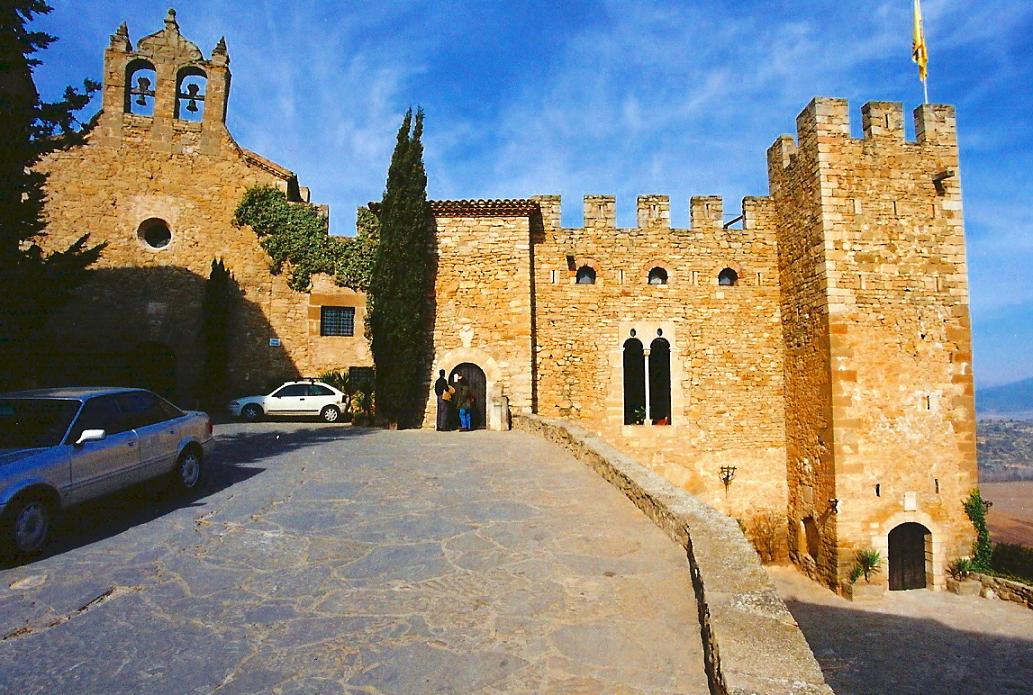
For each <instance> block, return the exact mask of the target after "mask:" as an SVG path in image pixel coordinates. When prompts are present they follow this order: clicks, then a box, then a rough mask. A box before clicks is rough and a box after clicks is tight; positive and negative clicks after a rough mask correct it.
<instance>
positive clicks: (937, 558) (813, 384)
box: [768, 99, 977, 589]
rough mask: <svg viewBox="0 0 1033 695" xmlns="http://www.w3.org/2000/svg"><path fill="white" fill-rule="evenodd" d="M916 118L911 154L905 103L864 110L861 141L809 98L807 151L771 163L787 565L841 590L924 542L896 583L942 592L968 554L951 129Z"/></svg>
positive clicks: (940, 109) (931, 114) (970, 428)
mask: <svg viewBox="0 0 1033 695" xmlns="http://www.w3.org/2000/svg"><path fill="white" fill-rule="evenodd" d="M914 118H915V128H916V134H917V138H916V142H907V141H906V139H905V135H904V121H903V108H902V105H901V104H899V103H885V102H877V103H876V102H873V103H868V104H866V105H865V106H864V108H863V109H862V127H863V131H864V137H863V138H861V139H855V138H852V137H851V135H850V120H849V113H848V106H847V103H846V102H845V101H843V100H839V99H815V100H814V101H812V102H811V103H810V104H809V105H808V106H807V108H806V109H804V111H803V112H802V113H801V114H800V115H799V117H798V118H797V129H798V139H797V140H795V141H794V139H793V138H792V137H791V136H788V135H784V136H782V137H781V138H780V139H779V140H777V141H776V142H775V144H774V145H773V146H772V147H771V148H770V149H769V151H768V172H769V180H770V187H771V195H772V197H773V198H774V200H775V203H776V208H777V210H778V216H779V237H778V257H779V275H780V280H781V297H782V298H781V308H782V321H783V336H784V342H785V351H784V355H785V413H786V450H787V471H788V484H789V523H790V533H789V543H790V553H791V555H792V556H793V559H794V560H795V561H796V562H797V564H799V565H800V566H801V567H802V568H804V569H805V571H807V572H808V573H809V574H811V576H812V577H814V578H815V579H818V580H819V581H822V582H823V583H825V584H827V585H829V586H830V587H832V588H840V589H843V588H845V587H846V586H848V575H849V573H850V569H851V567H852V565H853V562H854V555H855V553H856V551H857V550H858V549H861V548H867V547H871V548H874V549H876V550H878V551H880V553H881V555H882V558H883V569H884V570H887V568H888V567H890V566H891V565H894V563H887V561H888V560H889V556H890V555H895V554H896V553H898V551H899V552H904V551H903V550H902V548H904V546H905V545H908V544H910V545H911V546H915V545H916V544H917V548H918V549H917V551H914V550H913V551H912V552H911V555H910V556H911V557H917V558H918V559H917V560H915V561H914V562H912V564H916V565H917V566H916V567H911V568H910V569H908V568H907V567H905V565H906V563H900V562H897V563H895V565H896V567H895V568H894V573H893V574H894V576H889V577H888V580H889V582H890V587H891V588H906V587H902V586H900V583H901V582H902V581H903V582H905V583H906V582H907V581H909V579H908V578H907V577H906V576H904V575H901V574H900V572H905V573H907V572H908V571H910V572H911V573H912V574H914V573H917V574H919V575H924V576H921V579H922V580H923V582H927V584H928V585H931V586H942V583H943V573H944V567H945V565H946V563H947V562H949V561H950V560H951V559H952V558H954V557H957V556H959V555H967V554H968V553H969V552H970V547H971V546H970V543H971V538H972V527H971V524H970V523H969V521H968V520H967V519H966V518H965V516H964V512H963V510H962V506H961V501H962V499H963V498H964V497H965V496H966V495H967V493H968V491H969V490H970V489H971V488H973V487H975V486H976V484H977V472H976V448H975V404H974V399H973V383H972V371H971V335H970V326H969V309H968V286H967V271H966V263H965V241H964V223H963V220H962V206H961V186H960V179H959V169H958V148H957V139H956V133H955V118H954V111H953V109H952V108H951V107H949V106H940V105H926V106H922V107H920V108H918V109H916V110H915V114H914ZM923 551H924V552H923ZM900 557H906V555H901V556H900ZM922 557H924V560H925V562H924V567H922V566H921V564H922V563H921V559H922ZM898 568H900V571H898ZM887 574H888V571H884V573H883V575H882V578H881V582H885V581H886V580H887V576H886V575H887ZM896 575H899V576H896ZM894 583H896V584H897V585H898V586H894ZM923 585H926V584H923Z"/></svg>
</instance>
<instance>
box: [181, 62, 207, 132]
mask: <svg viewBox="0 0 1033 695" xmlns="http://www.w3.org/2000/svg"><path fill="white" fill-rule="evenodd" d="M206 91H208V75H206V74H205V71H204V70H202V69H201V68H199V67H196V66H193V65H191V66H189V67H185V68H182V69H180V71H179V73H178V74H177V75H176V118H178V119H180V120H184V121H200V120H202V119H203V118H204V96H205V92H206Z"/></svg>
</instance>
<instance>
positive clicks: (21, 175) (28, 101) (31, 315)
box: [0, 0, 104, 385]
mask: <svg viewBox="0 0 1033 695" xmlns="http://www.w3.org/2000/svg"><path fill="white" fill-rule="evenodd" d="M51 9H52V8H51V7H50V6H49V5H47V3H46V2H44V1H43V0H4V2H2V3H0V364H2V365H6V366H7V367H10V368H11V369H3V368H0V385H3V384H4V382H7V383H12V382H13V381H15V378H14V374H15V373H17V372H18V371H20V370H21V367H19V366H18V365H17V364H16V362H17V360H16V357H15V355H16V353H21V352H23V351H24V350H25V349H26V348H27V347H28V346H27V345H26V340H27V338H28V337H30V334H31V332H32V329H34V328H36V327H38V326H39V325H40V324H41V323H42V321H43V319H44V318H45V316H46V313H47V312H48V311H50V310H52V309H53V308H55V307H56V306H58V305H59V304H60V303H61V302H63V301H64V300H65V299H67V297H68V295H69V294H70V293H71V291H72V289H73V288H74V287H75V286H76V285H78V284H79V283H81V282H82V281H83V280H84V279H85V270H86V268H87V267H88V266H89V265H90V264H92V263H93V262H94V261H96V260H97V258H98V257H99V256H100V252H101V250H102V249H103V247H104V245H103V244H102V245H99V246H94V247H92V248H87V246H86V242H87V239H88V237H89V235H85V234H84V235H83V236H82V237H80V238H79V239H78V240H77V241H76V242H75V243H74V244H72V245H71V246H70V247H69V248H68V249H66V250H64V251H60V252H56V253H52V254H49V255H47V254H44V252H43V249H42V248H40V246H39V244H38V243H36V242H37V241H38V239H39V238H40V237H42V236H44V231H45V230H44V222H43V218H42V213H43V200H44V191H43V183H44V176H43V175H42V174H41V173H39V172H35V171H32V170H31V167H32V166H33V165H34V164H35V163H36V162H37V161H39V158H40V157H42V156H43V155H44V154H46V153H48V152H51V151H53V150H56V149H61V148H64V147H68V146H70V145H72V144H74V143H76V142H79V141H80V140H81V136H82V132H81V131H82V124H80V123H79V121H78V120H77V119H76V117H75V113H76V112H77V111H78V110H80V109H82V108H83V107H84V106H86V104H87V103H89V100H90V96H91V95H92V94H93V92H95V91H96V90H98V89H100V85H99V84H97V83H96V82H92V81H90V80H87V81H86V82H84V84H83V90H82V91H79V90H76V89H73V88H71V87H69V88H67V89H66V90H65V93H64V96H63V98H62V99H61V100H60V101H57V102H53V103H47V102H43V101H41V100H40V97H39V93H38V92H37V91H36V85H35V82H34V81H33V78H32V70H33V68H34V67H36V66H37V65H39V64H40V61H39V59H38V58H33V57H32V55H33V54H34V53H36V52H38V51H41V50H43V49H45V48H46V47H47V46H49V45H50V44H51V43H53V42H54V41H55V38H54V37H53V36H50V35H49V34H45V33H43V32H36V31H29V30H28V29H27V28H26V24H27V23H28V22H29V21H31V20H32V18H33V17H34V16H36V15H40V14H47V13H48V12H50V11H51Z"/></svg>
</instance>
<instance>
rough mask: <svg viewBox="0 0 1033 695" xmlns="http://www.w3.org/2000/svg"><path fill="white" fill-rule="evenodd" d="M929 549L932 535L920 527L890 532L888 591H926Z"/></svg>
mask: <svg viewBox="0 0 1033 695" xmlns="http://www.w3.org/2000/svg"><path fill="white" fill-rule="evenodd" d="M931 545H932V533H930V531H929V529H927V528H926V527H925V526H922V524H917V523H914V522H908V523H906V524H901V525H900V526H897V527H896V528H894V529H893V530H892V531H890V535H889V562H890V576H889V580H890V591H898V590H903V589H924V588H926V586H927V584H926V570H927V567H926V565H927V563H926V557H928V556H929V555H931V552H930V549H931Z"/></svg>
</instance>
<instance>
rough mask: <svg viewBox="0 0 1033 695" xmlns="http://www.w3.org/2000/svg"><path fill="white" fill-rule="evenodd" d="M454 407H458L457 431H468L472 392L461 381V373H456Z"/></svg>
mask: <svg viewBox="0 0 1033 695" xmlns="http://www.w3.org/2000/svg"><path fill="white" fill-rule="evenodd" d="M455 399H456V407H457V408H459V431H460V432H469V431H470V411H471V410H472V409H473V400H474V398H473V392H472V391H470V387H469V386H467V385H466V382H465V381H463V375H462V374H456V395H455Z"/></svg>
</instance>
